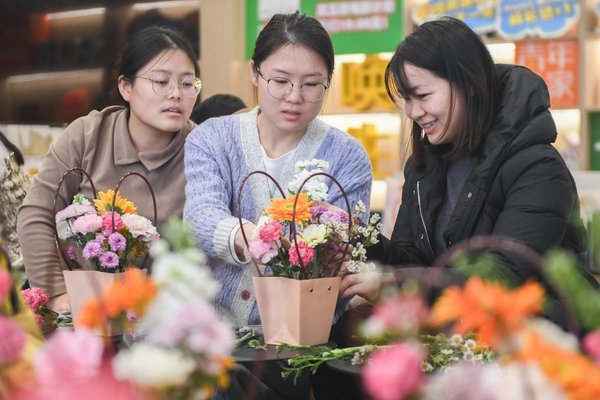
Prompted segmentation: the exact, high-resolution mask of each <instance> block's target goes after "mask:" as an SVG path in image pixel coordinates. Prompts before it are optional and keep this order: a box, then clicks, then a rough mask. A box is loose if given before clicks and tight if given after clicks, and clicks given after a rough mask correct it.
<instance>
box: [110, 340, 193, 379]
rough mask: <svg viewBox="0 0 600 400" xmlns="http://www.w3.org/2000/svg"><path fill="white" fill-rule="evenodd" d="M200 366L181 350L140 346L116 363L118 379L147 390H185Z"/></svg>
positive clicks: (148, 344)
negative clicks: (148, 388) (184, 385)
mask: <svg viewBox="0 0 600 400" xmlns="http://www.w3.org/2000/svg"><path fill="white" fill-rule="evenodd" d="M195 368H196V363H195V362H194V360H193V359H191V358H190V357H187V356H185V355H184V354H183V353H181V352H180V351H179V350H175V349H165V348H162V347H159V346H156V345H153V344H150V343H139V344H136V345H134V346H133V347H131V348H130V349H127V350H122V351H120V352H119V353H117V355H116V356H115V358H114V360H113V369H114V373H115V376H116V377H117V378H119V379H124V380H128V381H131V382H133V383H135V384H138V385H140V386H143V387H157V388H160V387H165V386H182V385H183V384H185V382H186V381H187V379H188V377H189V375H190V374H191V373H192V372H193V371H194V369H195Z"/></svg>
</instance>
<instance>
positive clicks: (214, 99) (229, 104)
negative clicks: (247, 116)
mask: <svg viewBox="0 0 600 400" xmlns="http://www.w3.org/2000/svg"><path fill="white" fill-rule="evenodd" d="M244 108H246V104H245V103H244V101H243V100H242V99H240V98H239V97H237V96H234V95H231V94H215V95H213V96H210V97H209V98H207V99H206V100H203V101H201V102H200V103H198V104H197V105H196V107H194V111H192V116H191V117H190V119H191V120H192V121H194V122H195V123H197V124H198V125H200V124H201V123H202V122H204V121H206V120H207V119H209V118H213V117H222V116H224V115H231V114H233V113H235V112H236V111H239V110H241V109H244Z"/></svg>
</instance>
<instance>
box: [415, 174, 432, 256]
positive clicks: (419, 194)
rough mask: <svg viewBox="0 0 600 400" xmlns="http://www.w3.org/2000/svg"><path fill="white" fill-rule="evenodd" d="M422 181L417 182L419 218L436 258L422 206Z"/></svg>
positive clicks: (430, 248)
mask: <svg viewBox="0 0 600 400" xmlns="http://www.w3.org/2000/svg"><path fill="white" fill-rule="evenodd" d="M420 183H421V181H417V202H418V203H419V216H420V217H421V224H423V230H424V231H425V239H427V245H428V246H429V252H430V255H431V257H432V258H435V254H434V253H433V247H431V241H430V240H429V233H428V232H427V226H426V225H425V218H423V207H422V206H421V190H420Z"/></svg>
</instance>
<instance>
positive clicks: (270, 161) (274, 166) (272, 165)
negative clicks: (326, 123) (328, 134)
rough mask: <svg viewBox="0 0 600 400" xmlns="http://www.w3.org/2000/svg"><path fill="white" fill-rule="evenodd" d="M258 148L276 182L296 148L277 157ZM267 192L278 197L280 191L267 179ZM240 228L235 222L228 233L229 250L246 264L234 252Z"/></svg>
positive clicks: (245, 262)
mask: <svg viewBox="0 0 600 400" xmlns="http://www.w3.org/2000/svg"><path fill="white" fill-rule="evenodd" d="M260 149H261V150H262V154H263V159H264V162H265V169H266V171H265V172H266V173H268V174H269V175H271V176H272V177H273V178H275V180H276V181H277V182H279V181H280V178H281V174H282V172H283V169H284V168H285V166H286V163H287V162H288V160H290V159H292V158H293V157H294V154H295V153H296V149H295V148H294V149H292V150H290V151H288V152H287V153H285V154H284V155H282V156H280V157H277V158H270V157H269V156H267V152H266V151H265V149H264V147H262V146H260ZM282 189H283V190H285V188H284V187H282ZM269 192H270V193H271V197H275V196H277V197H279V195H280V193H277V192H278V190H277V188H276V187H275V184H274V183H273V182H272V181H271V180H270V179H269ZM239 229H240V225H239V224H237V225H236V226H235V227H234V228H233V229H232V230H231V234H230V235H229V252H230V253H231V257H232V258H233V259H234V260H235V261H236V262H237V263H240V264H247V263H249V262H250V261H249V260H246V261H242V260H240V259H239V257H238V256H237V254H236V252H235V235H236V234H237V232H238V230H239Z"/></svg>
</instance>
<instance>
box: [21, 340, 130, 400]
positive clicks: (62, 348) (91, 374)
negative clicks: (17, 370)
mask: <svg viewBox="0 0 600 400" xmlns="http://www.w3.org/2000/svg"><path fill="white" fill-rule="evenodd" d="M34 363H35V370H36V376H37V378H38V382H37V385H36V389H35V390H34V392H33V393H32V395H33V398H35V399H43V398H45V399H61V400H76V399H86V400H100V399H111V400H126V399H127V400H134V399H140V398H141V397H140V395H139V393H137V392H136V391H135V389H134V388H133V387H132V386H131V385H130V384H129V383H126V382H122V381H118V380H117V379H116V378H115V377H114V375H113V373H112V369H111V367H110V360H109V359H107V358H105V357H104V344H103V342H102V338H101V337H100V336H97V335H96V334H94V333H93V332H91V331H89V330H85V329H77V330H75V331H70V330H69V331H68V330H59V331H57V332H56V333H55V334H53V335H52V336H51V337H50V339H49V340H48V341H47V342H46V343H45V344H44V345H43V346H42V348H41V349H40V351H39V352H38V353H37V356H36V358H35V360H34Z"/></svg>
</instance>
